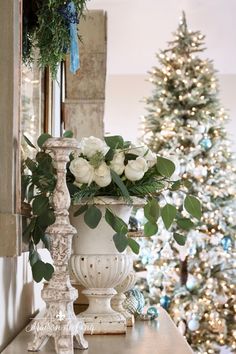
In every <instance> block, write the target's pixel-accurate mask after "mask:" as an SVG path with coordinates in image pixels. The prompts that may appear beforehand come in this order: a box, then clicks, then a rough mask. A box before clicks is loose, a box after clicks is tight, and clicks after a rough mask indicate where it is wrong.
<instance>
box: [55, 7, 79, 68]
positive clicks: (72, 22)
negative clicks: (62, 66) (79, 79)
mask: <svg viewBox="0 0 236 354" xmlns="http://www.w3.org/2000/svg"><path fill="white" fill-rule="evenodd" d="M59 12H60V14H61V15H62V16H63V17H64V19H65V20H66V22H67V25H68V29H69V31H70V71H71V72H72V73H73V74H75V73H76V71H77V70H78V69H79V68H80V60H79V43H78V32H77V24H78V23H79V21H78V14H77V11H76V7H75V4H74V1H70V2H68V3H67V4H65V6H62V7H61V8H60V9H59Z"/></svg>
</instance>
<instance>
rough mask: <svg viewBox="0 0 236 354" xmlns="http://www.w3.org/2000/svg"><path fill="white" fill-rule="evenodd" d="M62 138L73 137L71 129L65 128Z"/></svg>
mask: <svg viewBox="0 0 236 354" xmlns="http://www.w3.org/2000/svg"><path fill="white" fill-rule="evenodd" d="M63 137H64V138H73V132H72V131H71V130H66V131H65V132H64V134H63Z"/></svg>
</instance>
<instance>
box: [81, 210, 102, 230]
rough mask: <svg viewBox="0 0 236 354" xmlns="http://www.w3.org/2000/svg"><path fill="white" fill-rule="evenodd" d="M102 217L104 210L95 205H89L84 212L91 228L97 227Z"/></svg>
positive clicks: (85, 219)
mask: <svg viewBox="0 0 236 354" xmlns="http://www.w3.org/2000/svg"><path fill="white" fill-rule="evenodd" d="M101 218H102V212H101V210H100V209H98V208H97V207H96V206H95V205H91V206H89V207H88V209H87V210H86V212H85V214H84V221H85V223H86V224H87V225H88V226H89V227H90V228H91V229H95V228H96V227H97V226H98V224H99V222H100V220H101Z"/></svg>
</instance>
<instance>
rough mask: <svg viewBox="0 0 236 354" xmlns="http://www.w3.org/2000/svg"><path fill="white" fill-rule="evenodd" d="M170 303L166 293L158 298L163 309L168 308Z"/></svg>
mask: <svg viewBox="0 0 236 354" xmlns="http://www.w3.org/2000/svg"><path fill="white" fill-rule="evenodd" d="M170 303H171V298H170V297H169V296H168V295H164V296H162V297H161V298H160V304H161V306H162V307H163V308H164V309H165V310H167V309H168V307H169V306H170Z"/></svg>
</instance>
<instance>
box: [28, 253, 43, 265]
mask: <svg viewBox="0 0 236 354" xmlns="http://www.w3.org/2000/svg"><path fill="white" fill-rule="evenodd" d="M40 260H41V257H40V254H39V253H38V252H37V251H36V250H33V251H32V252H30V253H29V261H30V265H31V267H32V266H33V265H34V264H35V263H36V262H38V261H40Z"/></svg>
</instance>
